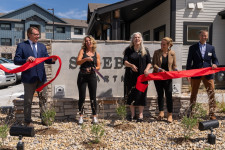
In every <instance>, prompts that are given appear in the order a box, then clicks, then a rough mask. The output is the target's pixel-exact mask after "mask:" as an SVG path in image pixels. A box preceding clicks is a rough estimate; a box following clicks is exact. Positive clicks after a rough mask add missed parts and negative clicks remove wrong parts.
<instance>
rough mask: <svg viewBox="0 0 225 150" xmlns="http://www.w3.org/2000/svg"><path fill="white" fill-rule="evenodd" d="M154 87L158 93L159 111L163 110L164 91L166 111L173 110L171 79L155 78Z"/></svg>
mask: <svg viewBox="0 0 225 150" xmlns="http://www.w3.org/2000/svg"><path fill="white" fill-rule="evenodd" d="M154 83H155V87H156V91H157V94H158V107H159V111H163V110H164V108H163V107H164V98H163V97H164V92H165V95H166V104H167V111H168V112H169V113H172V112H173V100H172V79H170V80H155V81H154Z"/></svg>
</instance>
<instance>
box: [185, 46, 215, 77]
mask: <svg viewBox="0 0 225 150" xmlns="http://www.w3.org/2000/svg"><path fill="white" fill-rule="evenodd" d="M212 64H216V65H217V66H218V65H219V62H218V59H217V57H216V53H215V48H214V46H212V45H210V44H206V51H205V56H204V58H202V54H201V51H200V49H199V43H196V44H194V45H192V46H190V47H189V52H188V58H187V64H186V70H190V69H199V68H206V67H211V66H212ZM205 77H206V78H207V79H213V74H210V75H206V76H205ZM192 78H195V79H196V78H197V79H198V78H200V77H192Z"/></svg>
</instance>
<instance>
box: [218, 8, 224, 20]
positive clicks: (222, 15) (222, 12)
mask: <svg viewBox="0 0 225 150" xmlns="http://www.w3.org/2000/svg"><path fill="white" fill-rule="evenodd" d="M218 15H220V16H221V17H222V19H225V10H223V11H221V12H219V13H218Z"/></svg>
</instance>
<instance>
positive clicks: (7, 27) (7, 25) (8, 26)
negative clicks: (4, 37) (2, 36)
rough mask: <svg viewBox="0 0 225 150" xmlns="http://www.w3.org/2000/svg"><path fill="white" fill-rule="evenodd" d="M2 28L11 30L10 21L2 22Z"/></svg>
mask: <svg viewBox="0 0 225 150" xmlns="http://www.w3.org/2000/svg"><path fill="white" fill-rule="evenodd" d="M1 30H11V24H9V23H2V24H1Z"/></svg>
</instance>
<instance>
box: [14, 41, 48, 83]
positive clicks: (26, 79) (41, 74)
mask: <svg viewBox="0 0 225 150" xmlns="http://www.w3.org/2000/svg"><path fill="white" fill-rule="evenodd" d="M37 51H38V58H40V57H48V56H49V55H48V53H47V49H46V47H45V45H44V44H41V43H37ZM30 56H33V57H34V53H33V50H32V48H31V46H30V43H29V41H25V42H22V43H19V44H18V46H17V49H16V54H15V57H14V64H15V65H23V64H25V63H26V60H27V58H28V57H30ZM45 62H46V63H48V64H52V60H51V59H49V60H46V61H45ZM38 79H39V80H40V81H42V82H45V81H46V73H45V68H44V62H42V63H40V64H38V65H36V66H34V67H33V68H30V69H28V70H26V71H24V72H22V82H23V83H34V82H35V81H37V80H38Z"/></svg>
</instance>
